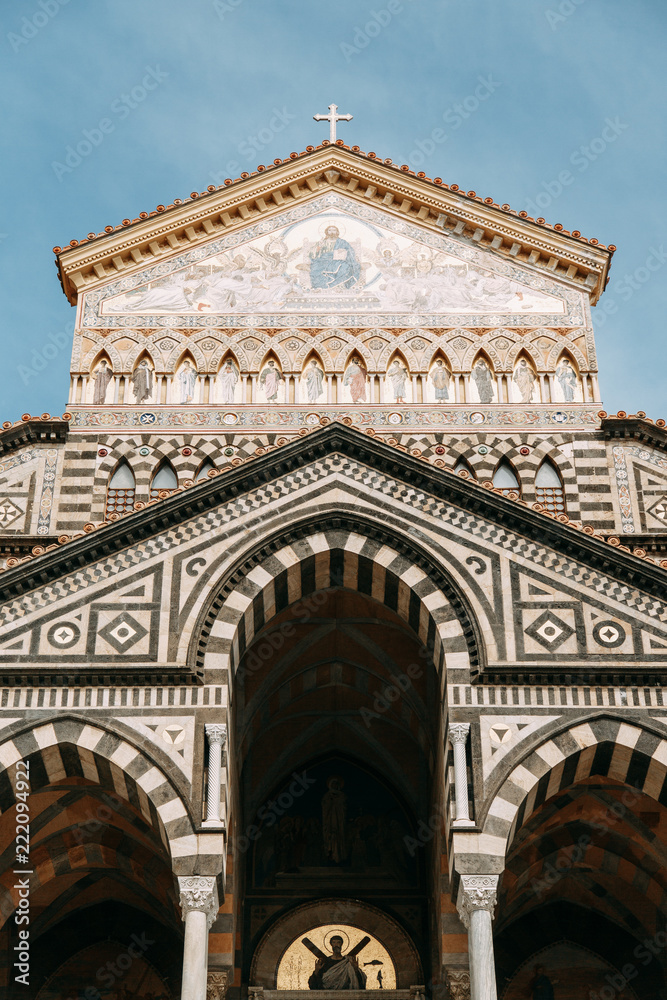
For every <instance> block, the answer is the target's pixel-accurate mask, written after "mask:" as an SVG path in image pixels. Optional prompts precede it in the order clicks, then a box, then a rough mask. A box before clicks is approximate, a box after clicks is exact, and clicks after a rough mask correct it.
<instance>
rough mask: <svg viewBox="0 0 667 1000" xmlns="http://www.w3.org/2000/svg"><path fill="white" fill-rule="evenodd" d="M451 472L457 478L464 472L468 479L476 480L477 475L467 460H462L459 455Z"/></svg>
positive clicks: (461, 456) (462, 457)
mask: <svg viewBox="0 0 667 1000" xmlns="http://www.w3.org/2000/svg"><path fill="white" fill-rule="evenodd" d="M452 472H453V473H454V474H455V475H457V476H460V475H461V473H462V472H465V473H467V475H468V476H469V478H470V479H477V474H476V473H475V470H474V469H473V467H472V465H471V464H470V462H469V461H468V459H467V458H464V456H463V455H459V457H458V459H457V460H456V465H455V466H454V468H453V469H452Z"/></svg>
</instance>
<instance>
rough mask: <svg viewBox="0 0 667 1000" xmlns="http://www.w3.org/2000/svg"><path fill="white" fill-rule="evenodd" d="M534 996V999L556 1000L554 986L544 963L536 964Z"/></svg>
mask: <svg viewBox="0 0 667 1000" xmlns="http://www.w3.org/2000/svg"><path fill="white" fill-rule="evenodd" d="M532 998H533V1000H554V988H553V986H552V984H551V980H550V979H549V977H548V976H547V974H546V972H545V971H544V966H543V965H537V966H535V978H534V979H533V992H532Z"/></svg>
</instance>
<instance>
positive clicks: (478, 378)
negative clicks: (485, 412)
mask: <svg viewBox="0 0 667 1000" xmlns="http://www.w3.org/2000/svg"><path fill="white" fill-rule="evenodd" d="M472 377H473V379H474V380H475V385H476V386H477V395H478V396H479V401H480V403H492V402H493V375H492V374H491V369H490V368H489V366H488V365H487V363H486V361H484V360H483V358H480V359H479V361H478V362H477V363H476V364H475V367H474V368H473V370H472Z"/></svg>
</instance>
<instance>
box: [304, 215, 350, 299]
mask: <svg viewBox="0 0 667 1000" xmlns="http://www.w3.org/2000/svg"><path fill="white" fill-rule="evenodd" d="M309 256H310V283H311V285H312V287H313V288H335V287H336V286H337V285H342V287H343V288H352V286H353V285H356V283H357V281H358V280H359V275H360V273H361V268H360V266H359V262H358V260H357V257H356V254H355V252H354V250H353V249H352V247H351V246H350V244H349V243H348V242H347V240H342V239H341V238H340V230H339V229H338V227H337V226H327V228H326V229H325V230H324V238H323V239H321V240H320V241H319V243H316V245H315V246H314V247H313V249H312V250H311V251H310V255H309Z"/></svg>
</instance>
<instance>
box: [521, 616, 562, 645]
mask: <svg viewBox="0 0 667 1000" xmlns="http://www.w3.org/2000/svg"><path fill="white" fill-rule="evenodd" d="M524 631H525V633H526V635H529V636H530V637H531V638H532V639H535V641H536V642H539V643H540V645H541V646H544V648H545V649H558V647H559V646H561V645H562V644H563V643H564V642H566V641H567V640H568V639H569V638H570V636H571V635H574V629H573V628H572V627H571V626H570V625H568V624H567V622H564V621H563V619H562V618H559V617H558V615H556V614H554V613H553V611H545V612H543V614H541V615H540V617H539V618H536V619H535V621H534V622H533V623H532V625H529V626H528V628H527V629H524Z"/></svg>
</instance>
